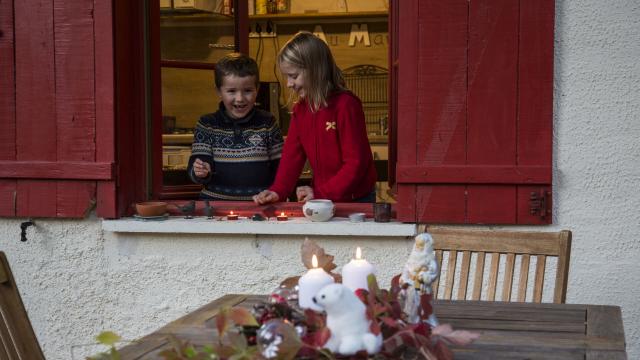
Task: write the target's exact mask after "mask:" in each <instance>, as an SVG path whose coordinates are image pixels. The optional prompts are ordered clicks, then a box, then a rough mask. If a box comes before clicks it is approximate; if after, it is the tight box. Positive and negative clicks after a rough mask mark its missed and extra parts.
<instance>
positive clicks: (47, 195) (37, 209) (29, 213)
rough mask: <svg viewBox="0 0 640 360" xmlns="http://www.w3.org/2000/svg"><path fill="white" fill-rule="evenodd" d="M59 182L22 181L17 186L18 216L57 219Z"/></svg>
mask: <svg viewBox="0 0 640 360" xmlns="http://www.w3.org/2000/svg"><path fill="white" fill-rule="evenodd" d="M57 196H58V194H57V182H56V181H45V180H20V181H18V186H17V198H16V203H17V207H16V216H20V217H56V214H57Z"/></svg>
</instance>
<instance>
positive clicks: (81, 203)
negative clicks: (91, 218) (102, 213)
mask: <svg viewBox="0 0 640 360" xmlns="http://www.w3.org/2000/svg"><path fill="white" fill-rule="evenodd" d="M57 185H58V192H57V196H56V217H64V218H84V217H86V216H88V215H89V213H90V212H91V210H93V209H94V208H95V206H96V182H95V181H73V180H61V181H58V182H57Z"/></svg>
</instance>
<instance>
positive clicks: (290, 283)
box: [280, 276, 300, 289]
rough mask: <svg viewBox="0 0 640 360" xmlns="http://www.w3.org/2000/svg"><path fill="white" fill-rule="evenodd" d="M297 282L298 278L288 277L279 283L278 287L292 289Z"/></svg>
mask: <svg viewBox="0 0 640 360" xmlns="http://www.w3.org/2000/svg"><path fill="white" fill-rule="evenodd" d="M298 280H300V276H290V277H288V278H286V279H284V280H283V281H282V282H281V283H280V287H284V288H287V289H293V288H295V287H296V285H298Z"/></svg>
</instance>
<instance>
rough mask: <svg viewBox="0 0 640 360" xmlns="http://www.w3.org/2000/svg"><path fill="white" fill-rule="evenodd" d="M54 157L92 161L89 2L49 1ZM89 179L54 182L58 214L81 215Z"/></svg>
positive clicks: (90, 199)
mask: <svg viewBox="0 0 640 360" xmlns="http://www.w3.org/2000/svg"><path fill="white" fill-rule="evenodd" d="M54 5H55V6H54V12H53V15H54V19H55V21H54V32H55V54H54V56H55V64H56V123H57V128H58V132H57V160H58V161H95V103H94V101H95V83H94V76H95V70H94V58H95V56H94V53H93V48H94V46H93V45H94V44H93V41H94V37H93V0H73V1H65V2H64V3H62V2H59V1H56V2H54ZM95 187H96V184H95V182H93V181H84V182H81V181H63V180H61V181H58V182H57V198H56V199H57V200H56V203H57V209H56V216H59V217H82V216H84V215H85V213H86V209H87V208H88V207H91V206H92V204H95V202H96V199H95V197H96V193H95Z"/></svg>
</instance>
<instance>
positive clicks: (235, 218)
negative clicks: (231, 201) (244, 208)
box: [227, 210, 238, 220]
mask: <svg viewBox="0 0 640 360" xmlns="http://www.w3.org/2000/svg"><path fill="white" fill-rule="evenodd" d="M227 220H238V214H234V213H233V210H232V211H230V212H229V215H227Z"/></svg>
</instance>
